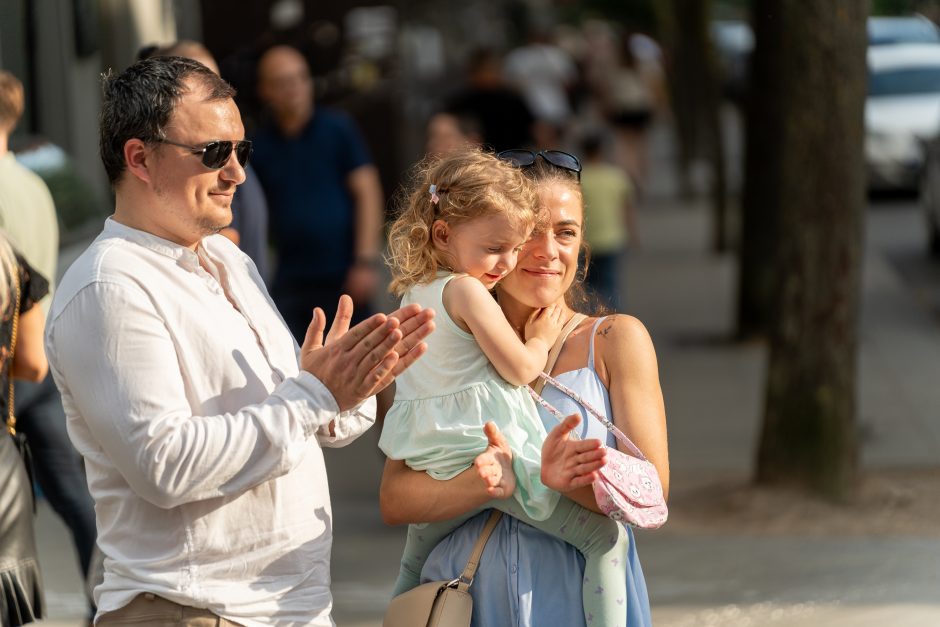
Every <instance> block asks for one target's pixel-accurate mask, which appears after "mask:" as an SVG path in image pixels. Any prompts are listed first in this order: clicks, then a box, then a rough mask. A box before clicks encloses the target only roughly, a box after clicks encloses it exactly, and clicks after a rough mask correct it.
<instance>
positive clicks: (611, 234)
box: [581, 132, 637, 311]
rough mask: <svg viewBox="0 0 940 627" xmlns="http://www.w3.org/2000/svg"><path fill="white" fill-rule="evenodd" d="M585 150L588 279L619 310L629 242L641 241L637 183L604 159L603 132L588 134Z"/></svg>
mask: <svg viewBox="0 0 940 627" xmlns="http://www.w3.org/2000/svg"><path fill="white" fill-rule="evenodd" d="M581 153H582V161H581V167H582V169H581V193H582V194H583V196H584V239H585V240H586V241H587V243H588V246H589V247H590V263H589V264H588V266H587V268H588V269H587V278H586V282H587V284H588V286H589V287H590V288H591V289H592V290H594V292H595V293H596V294H597V296H598V297H599V298H600V299H601V301H602V302H603V304H604V306H606V307H608V308H609V309H612V310H614V311H619V310H622V309H623V305H624V300H625V299H624V297H623V294H622V289H623V276H624V274H625V264H626V253H627V244H628V242H629V243H630V244H631V245H636V242H637V227H636V211H635V207H634V194H633V185H632V184H631V183H630V178H629V177H628V176H627V175H626V174H625V173H624V171H623V170H622V169H621V168H620V167H618V166H616V165H614V164H612V163H609V162H607V161H605V160H604V141H603V136H602V135H601V134H600V133H599V132H593V133H589V134H587V135H586V136H585V137H584V139H583V140H582V142H581Z"/></svg>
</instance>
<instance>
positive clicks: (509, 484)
mask: <svg viewBox="0 0 940 627" xmlns="http://www.w3.org/2000/svg"><path fill="white" fill-rule="evenodd" d="M483 432H484V433H486V439H487V440H489V446H487V447H486V450H485V451H483V452H482V453H480V454H479V455H477V458H476V459H475V460H473V466H474V467H475V468H476V470H477V474H478V475H479V476H480V479H482V480H483V484H484V485H485V486H486V493H487V494H489V495H490V496H491V497H492V498H494V499H508V498H509V497H510V496H512V493H513V492H515V491H516V474H515V473H514V472H513V471H512V449H511V448H509V443H508V442H506V438H504V437H503V434H502V433H501V432H500V430H499V428H498V427H497V426H496V423H494V422H487V423H486V424H485V425H483Z"/></svg>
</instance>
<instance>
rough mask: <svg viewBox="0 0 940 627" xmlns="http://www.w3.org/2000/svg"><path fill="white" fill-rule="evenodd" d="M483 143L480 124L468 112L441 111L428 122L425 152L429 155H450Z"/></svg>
mask: <svg viewBox="0 0 940 627" xmlns="http://www.w3.org/2000/svg"><path fill="white" fill-rule="evenodd" d="M482 143H483V137H482V135H480V122H479V121H478V120H477V119H476V118H474V117H473V116H472V115H470V114H469V113H468V112H450V111H441V112H439V113H435V114H434V115H432V116H431V119H430V120H428V126H427V144H426V146H425V150H426V151H427V153H428V154H429V155H434V156H443V155H449V154H450V153H452V152H455V151H457V150H461V149H463V148H467V147H469V146H480V145H481V144H482Z"/></svg>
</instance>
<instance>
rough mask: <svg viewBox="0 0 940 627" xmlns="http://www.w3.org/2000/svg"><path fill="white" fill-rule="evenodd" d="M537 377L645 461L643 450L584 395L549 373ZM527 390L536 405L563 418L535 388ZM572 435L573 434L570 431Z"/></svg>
mask: <svg viewBox="0 0 940 627" xmlns="http://www.w3.org/2000/svg"><path fill="white" fill-rule="evenodd" d="M539 378H541V379H543V380H544V381H545V382H546V383H549V384H551V385H552V386H553V387H555V388H557V389H558V390H559V391H560V392H562V393H563V394H565V395H567V396H569V397H571V398H572V399H574V400H575V402H577V403H578V404H579V405H581V406H582V407H584V409H586V410H587V412H588V413H589V414H591V415H592V416H594V417H595V418H597V420H598V421H600V423H601V424H602V425H604V426H605V427H606V428H607V430H608V431H610V432H611V433H612V434H613V435H614V438H616V439H617V441H619V442H620V443H621V444H623V445H624V446H625V447H627V449H628V450H629V451H630V452H631V453H632V454H633V455H634V456H636V457H638V458H639V459H642V460H643V461H647V459H646V455H644V454H643V451H641V450H640V448H639V447H638V446H637V445H636V444H634V443H633V440H631V439H630V438H628V437H627V436H626V434H625V433H624V432H623V431H621V430H620V429H618V428H617V425H615V424H614V423H613V422H611V420H610V418H608V417H607V416H605V415H604V414H602V413H601V412H599V411H598V410H597V409H595V408H594V406H593V405H591V404H590V403H589V402H587V401H586V400H585V399H584V397H582V396H581V395H580V394H578V393H577V392H575V391H574V390H572V389H571V388H569V387H568V386H566V385H565V384H563V383H561V382H559V381H558V380H557V379H555V378H554V377H552V376H551V375H547V374H545V373H544V372H543V373H542V374H540V375H539ZM528 390H529V395H530V396H531V397H532V400H534V401H535V402H536V403H537V404H538V405H541V406H542V407H544V408H545V410H546V411H548V413H550V414H551V415H553V416H554V417H555V418H557V419H558V421H559V422H561V421H563V420H564V419H565V417H564V415H562V413H561V412H560V411H558V410H557V409H555V408H554V407H553V406H552V404H551V403H549V402H548V401H546V400H545V399H544V398H542V397H541V396H540V395H539V394H538V393H536V391H535V390H533V389H532V388H531V387H529V388H528ZM572 435H574V434H573V433H572Z"/></svg>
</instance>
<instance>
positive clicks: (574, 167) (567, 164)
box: [541, 150, 581, 173]
mask: <svg viewBox="0 0 940 627" xmlns="http://www.w3.org/2000/svg"><path fill="white" fill-rule="evenodd" d="M541 154H542V157H543V158H544V159H545V160H546V161H548V162H549V163H551V164H552V165H553V166H555V167H556V168H563V169H565V170H571V171H572V172H578V173H580V172H581V162H580V161H578V158H577V157H575V156H574V155H570V154H568V153H567V152H562V151H560V150H545V151H543V152H542V153H541Z"/></svg>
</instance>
